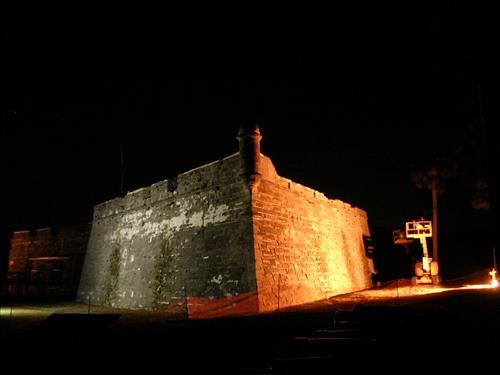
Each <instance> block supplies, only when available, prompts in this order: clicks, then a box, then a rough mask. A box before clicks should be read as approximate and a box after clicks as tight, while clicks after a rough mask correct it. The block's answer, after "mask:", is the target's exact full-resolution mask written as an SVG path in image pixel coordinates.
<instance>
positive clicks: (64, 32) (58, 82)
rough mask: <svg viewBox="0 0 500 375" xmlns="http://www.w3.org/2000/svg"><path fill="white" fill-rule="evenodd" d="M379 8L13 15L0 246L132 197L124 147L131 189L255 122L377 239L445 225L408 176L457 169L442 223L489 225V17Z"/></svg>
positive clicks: (443, 198) (443, 6) (302, 177)
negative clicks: (435, 219) (483, 200)
mask: <svg viewBox="0 0 500 375" xmlns="http://www.w3.org/2000/svg"><path fill="white" fill-rule="evenodd" d="M374 3H375V2H374ZM376 3H378V4H377V5H375V4H372V5H359V6H357V7H353V6H347V5H332V6H321V7H314V6H312V5H309V6H304V5H303V6H302V7H292V6H289V7H288V8H283V9H282V8H277V7H274V8H273V7H269V8H261V9H254V8H251V7H248V8H247V9H213V8H210V9H209V10H208V9H199V10H198V11H197V12H194V11H193V10H179V9H173V8H172V9H164V10H162V12H159V13H158V12H155V11H154V10H152V9H151V10H149V9H148V10H146V9H140V11H139V12H138V13H137V14H135V15H134V16H132V17H122V16H121V15H118V14H117V13H113V12H109V13H106V14H104V10H103V11H102V12H99V14H101V16H99V17H96V19H95V20H94V18H85V17H82V18H83V20H80V18H78V20H77V17H76V15H75V13H74V12H73V13H71V12H69V13H68V15H67V16H66V17H61V18H58V17H55V16H54V15H51V16H50V17H47V18H44V19H43V21H40V20H38V21H32V20H31V19H30V20H28V19H24V18H23V19H22V20H19V22H18V19H17V18H16V22H12V24H11V25H9V26H8V27H6V28H5V30H4V34H3V45H4V52H7V53H6V54H5V58H4V60H5V61H4V62H6V63H7V66H6V68H4V69H3V72H2V76H3V82H4V83H3V85H2V90H3V91H4V93H3V97H4V99H3V100H2V123H3V124H2V126H1V127H0V134H1V147H0V166H1V171H2V184H1V189H2V191H1V197H2V210H1V221H0V226H1V231H2V234H3V235H4V236H5V235H6V234H8V233H9V232H10V231H12V230H23V229H32V228H37V227H46V226H55V225H69V224H78V223H83V222H88V221H90V220H91V217H92V207H93V205H95V204H97V203H99V202H102V201H104V200H107V199H111V198H114V197H116V196H119V195H120V194H121V191H120V190H121V187H120V185H121V183H120V170H121V169H120V160H121V159H120V155H121V154H120V149H121V148H123V156H124V165H125V191H132V190H135V189H137V188H140V187H143V186H148V185H150V184H152V183H155V182H157V181H159V180H162V179H165V178H169V177H172V176H175V175H176V174H179V173H182V172H185V171H187V170H189V169H191V168H194V167H197V166H200V165H202V164H204V163H208V162H211V161H214V160H217V159H220V158H223V157H225V156H227V155H229V154H232V153H233V152H236V151H237V148H238V145H237V141H236V139H235V136H236V133H237V130H238V127H239V125H240V124H241V123H242V122H243V121H251V122H256V123H258V124H259V125H260V127H261V132H262V135H263V140H262V145H261V146H262V152H263V153H264V154H266V155H267V156H269V157H271V159H272V160H273V162H274V163H275V166H276V168H277V171H278V173H279V174H280V175H281V176H284V177H287V178H290V179H292V180H294V181H296V182H299V183H301V184H303V185H306V186H309V187H311V188H314V189H316V190H319V191H321V192H323V193H325V194H326V195H327V196H328V197H329V198H338V199H341V200H343V201H346V202H348V203H351V204H352V205H354V206H358V207H360V208H363V209H364V210H366V211H367V213H368V218H369V223H370V224H371V225H372V226H376V227H384V228H391V229H395V228H398V227H402V226H403V225H404V222H405V221H407V220H409V219H414V218H417V217H420V216H424V217H426V218H429V219H430V218H431V194H430V192H429V191H426V190H420V189H417V188H416V187H415V185H414V184H413V182H412V180H411V174H412V172H415V171H419V170H423V169H425V168H426V167H427V166H429V165H430V164H432V163H435V162H440V163H445V164H448V165H449V164H453V165H454V166H455V173H454V175H453V176H452V177H451V178H450V180H449V181H448V184H447V187H446V190H445V192H444V193H442V194H440V196H439V199H440V201H439V204H440V214H441V216H440V220H441V223H442V224H441V225H442V226H443V228H444V230H446V229H447V228H448V229H450V230H452V229H454V230H461V229H460V228H462V229H464V230H465V231H467V230H468V229H471V228H474V230H476V229H477V228H486V230H488V228H489V227H491V226H492V224H491V222H492V221H491V210H490V211H487V210H478V209H473V207H472V201H473V197H474V196H475V194H478V188H477V184H478V183H483V184H487V183H488V181H489V182H490V185H491V175H492V174H493V172H492V168H493V167H492V165H493V163H492V161H491V159H492V155H497V154H494V152H495V151H494V150H493V148H494V141H493V139H492V129H493V124H494V123H495V120H496V119H495V113H496V112H495V111H496V109H493V105H492V103H493V102H495V101H494V100H493V98H492V96H491V95H490V94H491V92H492V91H493V90H490V87H491V77H490V76H489V75H488V74H489V73H488V71H487V69H486V61H487V60H488V58H489V56H488V53H489V47H488V43H489V41H488V39H487V38H485V36H486V35H488V33H489V32H490V30H489V29H488V28H489V23H488V19H487V17H486V14H487V12H486V11H485V9H482V8H481V7H480V6H479V5H476V2H470V4H469V5H467V6H464V5H457V4H453V2H442V3H439V4H434V5H433V6H425V7H424V6H419V5H411V6H408V5H401V4H399V5H397V6H389V5H381V4H380V3H379V2H376ZM436 3H438V2H436ZM47 13H50V12H49V11H47ZM17 16H19V14H17ZM20 18H22V17H20ZM53 18H55V19H54V20H53ZM488 173H489V174H490V178H489V179H488ZM490 190H491V186H490ZM483 191H484V190H483ZM490 195H491V192H490ZM457 228H458V229H457ZM464 233H465V232H464ZM474 233H476V232H474Z"/></svg>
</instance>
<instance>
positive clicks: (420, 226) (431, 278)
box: [393, 218, 441, 285]
mask: <svg viewBox="0 0 500 375" xmlns="http://www.w3.org/2000/svg"><path fill="white" fill-rule="evenodd" d="M428 237H432V221H430V220H424V219H423V218H421V219H419V220H414V221H408V222H406V231H405V232H403V231H401V230H396V231H394V232H393V241H394V243H395V244H399V245H404V246H405V247H406V246H407V245H408V244H410V243H412V242H413V241H414V240H415V239H418V240H419V241H420V244H421V245H422V255H423V256H422V261H421V262H416V263H415V268H414V273H415V275H414V276H413V277H412V280H411V281H412V285H418V284H439V283H440V282H441V278H440V276H439V267H438V263H437V262H435V261H432V258H431V257H429V251H428V250H427V238H428Z"/></svg>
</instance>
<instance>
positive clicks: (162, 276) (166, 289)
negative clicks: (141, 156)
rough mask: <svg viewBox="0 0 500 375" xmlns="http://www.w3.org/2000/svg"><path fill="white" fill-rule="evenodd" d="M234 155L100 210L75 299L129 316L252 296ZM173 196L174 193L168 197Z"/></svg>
mask: <svg viewBox="0 0 500 375" xmlns="http://www.w3.org/2000/svg"><path fill="white" fill-rule="evenodd" d="M239 171H240V160H239V154H235V155H232V156H230V157H228V158H226V159H223V160H220V161H218V162H215V163H211V164H208V165H205V166H202V167H200V168H197V169H194V170H192V171H189V172H186V173H183V174H181V175H179V176H177V178H176V182H177V183H176V188H175V190H173V189H172V188H171V189H169V188H168V187H169V184H168V182H160V183H157V184H154V185H152V186H151V187H149V188H144V189H140V190H138V191H135V192H132V193H129V194H127V196H125V197H123V198H118V199H115V200H112V201H109V202H105V203H103V204H101V205H99V206H97V207H96V208H95V212H94V223H93V227H92V232H91V237H90V242H89V246H88V251H87V257H86V260H85V265H84V270H83V274H82V279H81V282H80V288H79V292H78V299H79V300H81V301H88V299H89V298H90V299H91V301H92V303H95V304H105V305H111V306H119V307H127V308H161V307H162V306H163V307H168V306H169V305H176V304H180V305H181V306H182V305H183V304H184V307H183V308H186V307H187V303H186V301H187V299H186V298H187V297H211V298H224V297H231V296H235V295H239V294H242V293H247V292H250V291H254V290H255V289H256V284H255V268H254V261H253V259H254V257H253V247H252V238H253V237H252V225H251V220H252V218H251V204H250V193H249V191H248V189H247V187H246V186H245V185H244V184H243V183H241V182H240V180H239V178H238V175H239ZM169 190H173V191H169Z"/></svg>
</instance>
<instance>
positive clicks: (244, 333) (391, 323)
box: [0, 272, 500, 374]
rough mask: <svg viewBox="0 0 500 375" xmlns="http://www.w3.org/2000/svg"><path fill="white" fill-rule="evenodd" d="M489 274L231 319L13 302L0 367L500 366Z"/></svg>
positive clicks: (387, 287) (395, 286)
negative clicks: (437, 284) (188, 317)
mask: <svg viewBox="0 0 500 375" xmlns="http://www.w3.org/2000/svg"><path fill="white" fill-rule="evenodd" d="M483 274H484V272H481V273H478V274H476V275H471V276H470V277H468V278H464V279H463V280H456V281H455V282H453V283H452V282H445V283H443V284H442V285H440V286H430V287H424V286H418V287H412V286H411V285H410V283H409V281H408V280H397V281H393V282H389V283H386V284H384V285H380V286H378V287H375V288H372V289H369V290H365V291H361V292H357V293H351V294H347V295H343V296H337V297H334V298H331V299H328V300H324V301H318V302H316V303H313V304H308V305H304V306H300V307H297V308H294V309H285V310H282V311H279V312H278V311H277V312H275V313H272V314H266V315H261V316H246V317H231V318H209V319H196V320H192V319H190V320H186V319H183V317H182V316H180V315H177V316H174V315H170V316H165V314H160V313H155V312H144V311H131V310H118V309H110V308H102V307H97V306H90V313H89V306H87V305H84V304H77V303H72V302H59V303H40V302H38V303H27V302H25V303H13V304H10V305H9V304H7V303H4V304H3V305H2V308H1V312H0V313H1V321H0V322H1V325H0V328H1V330H2V342H1V347H0V348H1V351H2V358H4V360H3V364H2V367H7V368H9V369H11V370H12V371H14V372H13V373H27V372H32V371H33V370H37V371H40V370H50V371H51V372H52V373H59V372H61V373H63V372H64V373H96V372H97V373H101V372H113V373H114V372H119V373H120V372H123V371H125V372H131V373H147V372H150V371H152V370H161V371H162V373H181V372H182V373H191V372H195V373H219V374H220V373H229V374H288V373H297V374H311V373H331V372H334V371H336V370H339V369H346V370H349V371H358V370H359V371H361V370H362V371H366V370H368V371H371V370H373V371H375V370H376V371H377V372H383V373H401V372H402V373H419V374H420V373H437V372H446V373H451V372H453V371H458V370H460V372H463V371H466V370H470V371H472V370H473V371H474V372H479V371H481V370H483V371H487V372H498V360H497V356H498V348H499V347H500V345H499V344H500V338H499V337H500V336H499V335H500V320H499V317H500V293H499V292H498V290H497V289H495V288H490V287H489V285H487V282H488V277H487V273H486V275H483ZM4 302H6V301H4Z"/></svg>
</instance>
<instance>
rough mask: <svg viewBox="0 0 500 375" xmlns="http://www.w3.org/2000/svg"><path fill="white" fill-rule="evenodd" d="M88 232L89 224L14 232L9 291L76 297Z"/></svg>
mask: <svg viewBox="0 0 500 375" xmlns="http://www.w3.org/2000/svg"><path fill="white" fill-rule="evenodd" d="M89 232H90V224H85V225H77V226H71V227H61V228H41V229H37V230H35V231H17V232H14V233H13V234H12V238H11V242H10V252H9V263H8V270H7V293H8V294H10V295H16V296H38V297H47V296H51V297H72V298H74V296H75V295H76V290H77V288H78V282H79V280H80V273H81V269H82V265H83V259H84V256H85V251H86V248H87V242H88V237H89Z"/></svg>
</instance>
